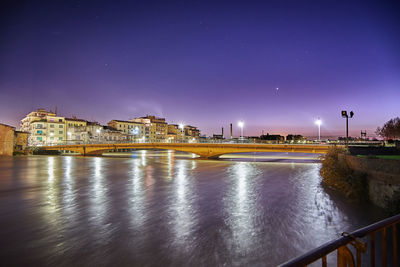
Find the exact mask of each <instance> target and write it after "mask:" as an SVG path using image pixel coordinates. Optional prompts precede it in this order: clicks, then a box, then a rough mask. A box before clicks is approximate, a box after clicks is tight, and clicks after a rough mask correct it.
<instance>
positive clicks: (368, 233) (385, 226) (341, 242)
mask: <svg viewBox="0 0 400 267" xmlns="http://www.w3.org/2000/svg"><path fill="white" fill-rule="evenodd" d="M399 222H400V214H398V215H396V216H393V217H390V218H387V219H385V220H382V221H380V222H377V223H374V224H371V225H369V226H366V227H364V228H361V229H359V230H356V231H354V232H352V233H346V232H344V233H342V237H341V238H339V239H336V240H334V241H331V242H328V243H326V244H324V245H322V246H320V247H318V248H316V249H314V250H311V251H310V252H308V253H306V254H304V255H302V256H299V257H297V258H294V259H292V260H289V261H287V262H285V263H283V264H281V265H279V267H289V266H307V265H309V264H312V263H315V262H317V261H321V265H322V266H327V255H328V254H330V253H332V252H334V251H336V252H337V266H361V256H362V254H364V253H365V252H367V250H369V259H366V261H367V262H368V260H369V264H368V266H372V267H374V266H375V264H376V261H377V257H376V255H377V254H378V255H379V256H380V263H378V264H377V266H383V267H386V266H399V260H398V245H397V239H398V235H399V234H398V224H399ZM389 233H391V237H390V235H389ZM378 234H379V236H378ZM362 239H363V240H362ZM379 239H380V240H379ZM378 240H379V241H380V242H378ZM348 245H350V246H351V247H350V248H349V247H348ZM390 245H392V246H390ZM388 247H389V248H390V247H391V248H392V251H389V250H388ZM377 249H379V250H380V251H379V252H380V253H376V250H377ZM353 252H355V253H356V258H355V259H354V255H353ZM388 254H391V257H390V259H391V261H390V262H388V258H389V257H388Z"/></svg>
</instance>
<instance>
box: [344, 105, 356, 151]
mask: <svg viewBox="0 0 400 267" xmlns="http://www.w3.org/2000/svg"><path fill="white" fill-rule="evenodd" d="M353 116H354V112H353V111H350V118H353ZM342 118H346V149H347V150H349V115H347V111H346V110H342Z"/></svg>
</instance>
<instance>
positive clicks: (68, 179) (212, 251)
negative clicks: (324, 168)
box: [0, 151, 384, 266]
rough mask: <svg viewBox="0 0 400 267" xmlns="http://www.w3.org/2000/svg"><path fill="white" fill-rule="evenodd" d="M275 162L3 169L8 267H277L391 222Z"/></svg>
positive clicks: (177, 160) (155, 155)
mask: <svg viewBox="0 0 400 267" xmlns="http://www.w3.org/2000/svg"><path fill="white" fill-rule="evenodd" d="M271 155H274V154H266V153H264V154H257V155H253V154H252V155H239V156H235V157H232V158H233V159H230V160H229V159H223V160H197V159H192V158H191V155H185V154H178V153H174V152H171V151H168V152H157V151H137V152H135V153H133V154H131V155H125V156H124V157H80V156H26V157H13V158H11V157H5V158H0V218H1V220H0V236H1V238H0V247H1V250H0V258H1V261H2V265H3V266H10V265H19V266H24V265H30V266H39V265H40V266H275V265H277V264H279V263H282V262H284V261H286V260H288V259H291V258H292V257H295V256H297V255H301V254H302V253H304V252H307V251H308V250H310V249H313V248H315V247H317V246H319V245H321V244H323V243H325V242H327V241H330V240H332V239H335V238H338V237H339V236H340V234H341V233H342V232H343V231H352V230H355V229H357V228H359V227H362V226H365V225H367V224H370V223H372V222H375V221H377V220H380V219H382V218H384V214H383V213H382V211H381V210H379V209H377V208H375V207H374V206H371V205H368V204H364V205H361V204H355V203H350V202H348V201H346V200H345V199H343V198H342V197H341V196H340V195H337V194H335V193H334V192H331V191H330V190H329V189H326V188H324V187H322V186H321V184H320V181H321V177H320V175H319V168H320V163H319V162H318V161H316V160H312V159H311V160H310V159H304V160H301V159H290V158H287V157H284V158H283V159H280V160H272V159H271V158H270V157H271ZM278 155H279V154H278ZM280 156H282V154H281V155H280ZM303 156H304V155H303ZM263 157H264V158H263Z"/></svg>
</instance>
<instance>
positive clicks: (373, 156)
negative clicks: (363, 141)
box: [357, 155, 400, 160]
mask: <svg viewBox="0 0 400 267" xmlns="http://www.w3.org/2000/svg"><path fill="white" fill-rule="evenodd" d="M357 157H360V158H378V159H397V160H400V155H357Z"/></svg>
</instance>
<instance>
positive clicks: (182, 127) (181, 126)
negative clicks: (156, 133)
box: [179, 123, 185, 143]
mask: <svg viewBox="0 0 400 267" xmlns="http://www.w3.org/2000/svg"><path fill="white" fill-rule="evenodd" d="M179 129H181V131H182V143H183V129H185V126H184V125H183V123H180V124H179Z"/></svg>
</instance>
